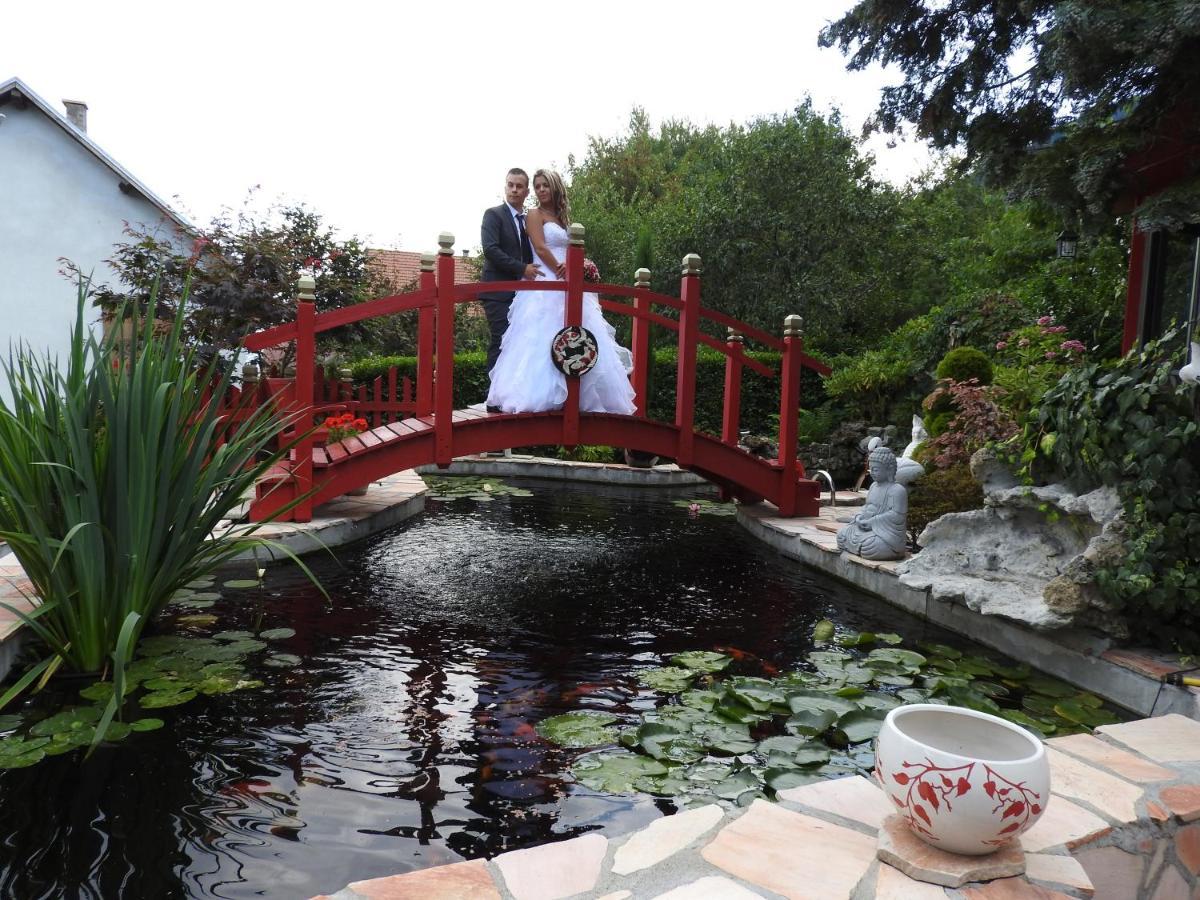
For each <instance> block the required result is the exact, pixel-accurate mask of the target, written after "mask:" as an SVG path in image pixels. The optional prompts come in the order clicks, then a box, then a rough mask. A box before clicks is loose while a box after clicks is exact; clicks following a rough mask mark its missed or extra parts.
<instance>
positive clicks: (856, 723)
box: [837, 709, 887, 744]
mask: <svg viewBox="0 0 1200 900" xmlns="http://www.w3.org/2000/svg"><path fill="white" fill-rule="evenodd" d="M886 717H887V712H886V711H885V710H882V709H856V710H852V711H851V712H848V713H846V714H845V715H843V716H841V717H840V718H839V719H838V720H837V729H838V730H839V731H841V732H843V733H844V734H845V735H846V739H847V740H849V741H850V743H852V744H858V743H861V742H862V741H869V740H871V739H872V738H874V737H875V736H876V735H878V734H879V729H880V728H881V727H883V720H884V718H886Z"/></svg>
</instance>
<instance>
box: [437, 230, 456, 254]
mask: <svg viewBox="0 0 1200 900" xmlns="http://www.w3.org/2000/svg"><path fill="white" fill-rule="evenodd" d="M438 253H440V254H441V255H442V256H453V255H454V235H453V234H451V233H450V232H449V231H443V232H442V233H441V234H439V235H438Z"/></svg>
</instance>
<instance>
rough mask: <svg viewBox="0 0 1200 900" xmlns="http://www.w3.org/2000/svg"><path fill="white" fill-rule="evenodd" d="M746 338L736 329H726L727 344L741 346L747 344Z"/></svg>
mask: <svg viewBox="0 0 1200 900" xmlns="http://www.w3.org/2000/svg"><path fill="white" fill-rule="evenodd" d="M745 340H746V337H745V335H743V334H742V333H741V332H740V331H738V330H737V329H736V328H733V327H729V328H726V329H725V343H727V344H741V343H745Z"/></svg>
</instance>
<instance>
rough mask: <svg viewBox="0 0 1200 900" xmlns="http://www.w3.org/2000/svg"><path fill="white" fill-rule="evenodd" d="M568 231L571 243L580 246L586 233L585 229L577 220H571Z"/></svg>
mask: <svg viewBox="0 0 1200 900" xmlns="http://www.w3.org/2000/svg"><path fill="white" fill-rule="evenodd" d="M569 231H570V234H571V244H572V245H573V246H575V247H582V246H583V243H584V237H585V236H586V235H587V229H586V228H584V227H583V225H582V224H581V223H579V222H572V223H571V228H570V229H569Z"/></svg>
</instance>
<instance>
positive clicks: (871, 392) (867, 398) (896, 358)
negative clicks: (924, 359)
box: [825, 348, 917, 422]
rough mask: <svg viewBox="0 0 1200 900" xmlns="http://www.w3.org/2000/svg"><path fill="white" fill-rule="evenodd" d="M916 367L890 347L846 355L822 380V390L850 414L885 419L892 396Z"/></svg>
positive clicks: (871, 419) (904, 385) (905, 385)
mask: <svg viewBox="0 0 1200 900" xmlns="http://www.w3.org/2000/svg"><path fill="white" fill-rule="evenodd" d="M916 370H917V367H916V365H915V363H914V362H913V359H912V357H910V356H908V355H907V354H905V353H903V352H901V351H899V350H896V349H892V348H887V349H884V350H868V351H866V352H865V353H862V354H860V355H858V356H854V357H849V358H848V359H846V360H845V361H844V363H843V364H842V365H839V366H837V367H836V368H835V369H834V371H833V373H832V374H831V375H830V376H829V377H828V378H826V379H825V392H826V393H827V394H828V395H829V396H830V397H831V398H833V399H834V400H836V401H838V402H839V403H840V404H841V405H842V407H843V408H844V409H845V410H846V412H847V413H848V415H849V416H850V417H855V418H857V417H862V418H865V419H866V420H867V421H869V422H886V421H888V419H889V415H888V413H889V408H890V406H891V405H892V400H893V398H894V397H896V396H897V395H900V394H904V393H905V392H906V389H907V388H908V387H909V385H910V384H911V382H912V377H913V375H914V374H915V373H916Z"/></svg>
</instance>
